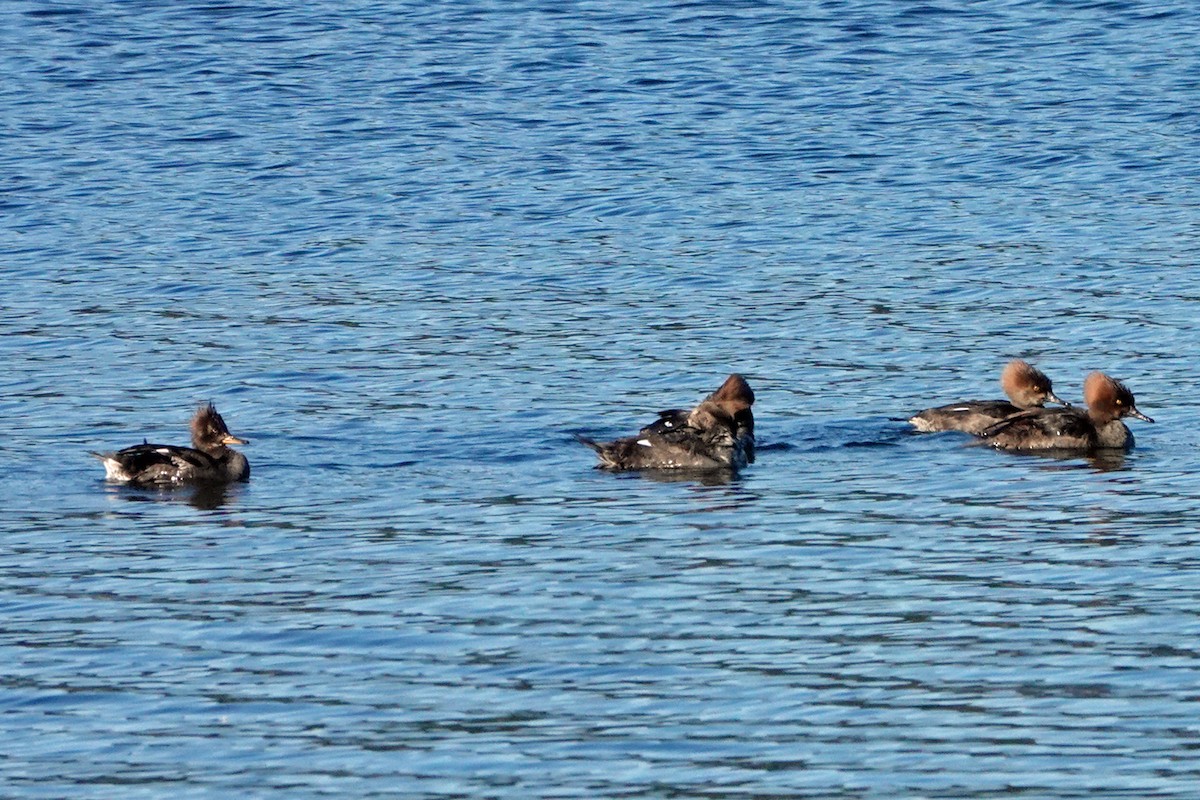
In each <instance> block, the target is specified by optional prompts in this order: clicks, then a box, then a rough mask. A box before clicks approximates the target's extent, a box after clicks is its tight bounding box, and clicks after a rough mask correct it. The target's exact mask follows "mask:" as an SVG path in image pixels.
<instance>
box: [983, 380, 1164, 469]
mask: <svg viewBox="0 0 1200 800" xmlns="http://www.w3.org/2000/svg"><path fill="white" fill-rule="evenodd" d="M1083 399H1084V402H1085V403H1087V410H1086V411H1084V410H1083V409H1080V408H1033V409H1029V410H1027V411H1023V412H1021V413H1018V414H1014V415H1013V416H1011V417H1008V418H1007V419H1004V420H1001V421H1000V422H997V423H996V424H994V425H992V426H990V427H988V428H986V429H984V431H983V432H982V433H981V434H980V436H981V437H982V438H983V440H984V441H986V442H987V443H988V444H990V445H992V446H993V447H998V448H1000V449H1002V450H1080V451H1087V452H1090V451H1093V450H1098V449H1112V448H1117V449H1121V450H1128V449H1130V448H1131V447H1133V434H1132V433H1130V432H1129V428H1127V427H1125V423H1123V422H1121V418H1122V417H1133V418H1134V419H1140V420H1142V421H1143V422H1154V420H1152V419H1150V417H1148V416H1146V415H1145V414H1143V413H1142V412H1140V411H1138V410H1137V406H1136V405H1134V398H1133V392H1131V391H1129V389H1127V388H1125V384H1123V383H1121V382H1120V381H1118V380H1114V379H1113V378H1110V377H1108V376H1107V375H1105V374H1104V373H1103V372H1093V373H1092V374H1091V375H1088V376H1087V380H1085V381H1084V382H1083Z"/></svg>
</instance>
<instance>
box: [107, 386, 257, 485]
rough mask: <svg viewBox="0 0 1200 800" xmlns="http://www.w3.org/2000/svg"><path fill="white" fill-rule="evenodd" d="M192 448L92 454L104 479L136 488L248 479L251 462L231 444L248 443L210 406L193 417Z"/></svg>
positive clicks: (147, 447)
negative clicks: (234, 432)
mask: <svg viewBox="0 0 1200 800" xmlns="http://www.w3.org/2000/svg"><path fill="white" fill-rule="evenodd" d="M191 428H192V447H177V446H175V445H169V444H150V443H148V442H143V443H142V444H138V445H134V446H133V447H126V448H125V449H124V450H118V451H117V452H115V453H95V452H93V453H91V455H93V456H95V457H96V458H98V459H100V460H101V461H102V462H104V473H105V474H104V477H105V478H107V479H108V480H110V481H119V482H121V483H128V484H132V485H135V486H178V485H181V484H193V483H231V482H233V481H245V480H249V479H250V462H249V461H247V460H246V457H245V456H244V455H242V454H241V453H239V452H238V451H236V450H233V449H231V448H230V447H228V445H231V444H248V442H247V441H246V440H245V439H239V438H238V437H236V436H234V435H233V434H231V433H230V432H229V428H228V427H226V426H225V420H224V419H222V418H221V415H220V414H218V413H217V409H216V408H215V407H214V406H213V405H212V403H209V404H207V405H204V406H201V407H200V409H199V410H198V411H196V414H195V416H194V417H192V423H191Z"/></svg>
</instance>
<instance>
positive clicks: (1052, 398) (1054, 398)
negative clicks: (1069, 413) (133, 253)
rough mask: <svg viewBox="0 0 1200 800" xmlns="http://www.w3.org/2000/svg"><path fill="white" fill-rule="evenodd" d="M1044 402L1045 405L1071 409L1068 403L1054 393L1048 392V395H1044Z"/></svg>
mask: <svg viewBox="0 0 1200 800" xmlns="http://www.w3.org/2000/svg"><path fill="white" fill-rule="evenodd" d="M1046 402H1047V403H1058V404H1059V405H1060V406H1066V407H1067V408H1070V407H1071V404H1070V403H1068V402H1067V401H1066V400H1063V399H1062V398H1061V397H1059V396H1058V395H1056V394H1055V393H1054V392H1050V393H1049V394H1047V395H1046Z"/></svg>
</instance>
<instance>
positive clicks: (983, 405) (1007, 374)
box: [908, 358, 1069, 435]
mask: <svg viewBox="0 0 1200 800" xmlns="http://www.w3.org/2000/svg"><path fill="white" fill-rule="evenodd" d="M1000 386H1001V388H1003V389H1004V393H1005V394H1006V395H1008V397H1009V399H1010V400H1011V401H1012V402H1008V401H1005V400H969V401H964V402H962V403H951V404H950V405H947V406H938V407H937V408H927V409H925V410H924V411H920V412H918V413H917V414H914V415H913V416H912V417H910V418H909V420H908V421H909V422H910V423H912V425H913V427H915V428H916V429H917V430H918V431H921V432H923V433H933V432H935V431H964V432H966V433H973V434H976V435H978V434H980V433H982V432H983V430H984V428H987V427H989V426H991V425H994V424H996V423H997V422H999V421H1000V420H1002V419H1004V418H1005V417H1008V416H1011V415H1013V414H1016V413H1018V412H1020V411H1022V410H1024V409H1027V408H1040V407H1041V406H1043V405H1045V404H1046V403H1061V404H1062V405H1069V404H1068V403H1064V402H1063V401H1062V400H1059V399H1058V396H1057V395H1055V394H1054V390H1053V388H1052V386H1051V384H1050V379H1049V378H1047V377H1046V374H1045V373H1044V372H1042V371H1041V370H1040V369H1037V368H1035V367H1033V366H1031V365H1030V364H1028V363H1027V362H1025V361H1022V360H1021V359H1019V358H1015V359H1013V360H1012V361H1010V362H1008V365H1007V366H1005V367H1004V371H1003V372H1002V373H1000Z"/></svg>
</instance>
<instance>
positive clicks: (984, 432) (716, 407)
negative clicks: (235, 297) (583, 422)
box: [92, 359, 1154, 487]
mask: <svg viewBox="0 0 1200 800" xmlns="http://www.w3.org/2000/svg"><path fill="white" fill-rule="evenodd" d="M1000 385H1001V387H1002V388H1003V389H1004V393H1005V394H1006V395H1008V398H1009V399H1008V400H970V401H964V402H961V403H950V404H948V405H943V406H937V407H935V408H927V409H925V410H924V411H920V412H918V413H916V414H914V415H913V416H911V417H910V418H909V419H908V422H909V423H910V424H911V425H912V426H913V427H914V428H915V429H916V430H918V431H921V432H936V431H962V432H965V433H969V434H972V435H974V436H976V437H978V439H979V441H981V442H983V443H986V444H989V445H991V446H993V447H996V448H998V449H1001V450H1028V451H1038V450H1055V451H1070V452H1080V453H1092V452H1095V451H1101V450H1128V449H1129V448H1131V447H1133V434H1132V433H1130V431H1129V428H1127V427H1126V426H1125V423H1123V422H1122V421H1121V420H1122V419H1124V418H1127V417H1132V418H1134V419H1140V420H1142V421H1144V422H1153V421H1154V420H1152V419H1150V417H1148V416H1146V415H1145V414H1143V413H1142V412H1140V411H1138V409H1137V406H1136V405H1135V402H1134V397H1133V393H1132V392H1130V391H1129V389H1128V388H1127V387H1126V386H1125V385H1124V384H1123V383H1121V382H1120V381H1118V380H1115V379H1113V378H1110V377H1109V376H1107V375H1105V374H1104V373H1102V372H1093V373H1091V374H1090V375H1088V376H1087V380H1085V381H1084V385H1083V398H1084V402H1085V403H1086V407H1083V408H1081V407H1077V406H1072V405H1070V404H1068V403H1066V402H1064V401H1063V400H1061V399H1059V397H1058V396H1057V395H1055V394H1054V389H1053V386H1052V385H1051V382H1050V379H1049V378H1047V377H1046V375H1045V374H1044V373H1043V372H1041V370H1038V369H1036V368H1035V367H1033V366H1031V365H1030V364H1028V363H1026V362H1025V361H1022V360H1020V359H1014V360H1013V361H1010V362H1009V363H1008V364H1007V365H1006V366H1005V368H1004V371H1003V372H1002V373H1001V376H1000ZM1046 403H1058V404H1060V405H1061V406H1062V407H1061V408H1047V407H1046V406H1045V404H1046ZM753 405H754V391H753V390H752V389H751V388H750V384H749V383H747V382H746V379H745V378H743V377H742V376H741V375H738V374H736V373H735V374H732V375H730V376H729V377H728V378H726V379H725V382H724V383H722V384H721V386H720V387H719V388H718V389H717V390H716V391H714V392H713V393H712V394H710V395H708V396H707V397H705V398H704V399H703V400H701V401H700V402H699V403H698V404H697V405H695V406H694V407H692V408H688V409H670V410H667V411H660V412H659V413H658V419H656V420H655V421H653V422H651V423H650V424H648V425H646V426H645V427H643V428H642V429H641V430H639V431H638V432H637V433H636V434H635V435H633V436H626V437H622V438H619V439H614V440H612V441H608V442H597V441H595V440H594V439H590V438H588V437H586V436H581V435H577V436H576V438H577V439H578V440H579V441H580V442H582V443H583V444H585V445H587V446H588V447H590V448H591V449H592V450H594V451H595V452H596V455H597V457H598V458H599V460H600V463H599V464H598V465H597V467H598V468H600V469H606V470H670V471H684V470H701V471H703V470H729V471H733V470H738V469H740V468H742V467H745V466H746V465H747V464H752V463H754V447H755V440H754V413H753V411H752V410H751V409H752V407H753ZM191 431H192V446H191V447H182V446H177V445H163V444H150V443H149V442H143V443H142V444H139V445H134V446H133V447H126V448H125V449H123V450H117V451H115V452H110V453H96V452H93V453H92V455H93V456H95V457H96V458H98V459H100V461H101V462H103V464H104V472H105V477H106V478H107V479H108V480H110V481H116V482H120V483H126V484H130V485H133V486H143V487H172V486H182V485H197V484H200V485H204V484H216V485H220V484H227V483H233V482H236V481H246V480H249V478H250V462H249V461H247V460H246V457H245V456H244V455H242V454H241V453H240V452H238V451H237V450H234V449H233V448H232V447H230V445H235V444H247V442H246V440H245V439H240V438H238V437H237V436H234V435H233V434H232V433H230V432H229V428H228V427H227V426H226V425H225V420H224V419H222V417H221V415H220V414H219V413H217V409H216V408H215V407H214V406H213V405H212V404H211V403H208V404H205V405H203V406H201V407H200V409H199V410H197V411H196V413H195V415H194V416H193V417H192V421H191Z"/></svg>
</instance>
